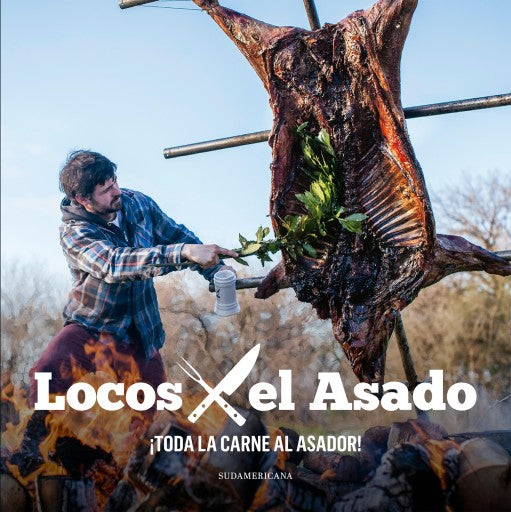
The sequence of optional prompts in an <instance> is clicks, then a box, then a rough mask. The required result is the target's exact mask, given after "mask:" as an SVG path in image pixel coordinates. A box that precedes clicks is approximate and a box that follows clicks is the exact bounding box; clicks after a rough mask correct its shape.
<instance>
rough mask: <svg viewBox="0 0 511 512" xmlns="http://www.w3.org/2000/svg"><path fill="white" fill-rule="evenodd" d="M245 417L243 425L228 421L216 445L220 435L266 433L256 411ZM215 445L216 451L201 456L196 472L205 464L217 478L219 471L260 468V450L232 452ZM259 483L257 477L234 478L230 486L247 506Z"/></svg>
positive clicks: (232, 435)
mask: <svg viewBox="0 0 511 512" xmlns="http://www.w3.org/2000/svg"><path fill="white" fill-rule="evenodd" d="M245 417H246V422H245V424H244V425H243V427H239V426H238V425H236V423H234V422H233V421H230V422H228V423H227V425H226V426H225V428H224V430H222V432H221V433H220V434H219V435H218V437H217V445H219V442H218V439H220V438H222V437H228V438H229V439H231V438H232V437H235V436H241V435H247V436H263V435H267V431H266V428H265V427H264V425H263V423H262V422H261V420H260V418H259V416H258V415H257V414H256V413H254V412H250V413H249V414H248V416H247V415H246V414H245ZM229 444H230V443H229ZM217 447H218V450H217V451H212V452H210V453H208V454H207V456H205V457H204V458H203V460H202V461H201V465H200V467H199V469H198V472H200V471H201V470H202V469H203V468H205V467H206V466H207V467H208V468H210V471H212V472H213V473H214V474H215V475H216V479H218V473H219V472H220V471H224V472H225V471H229V472H235V473H237V472H244V471H247V472H252V471H258V470H260V467H261V460H262V457H263V453H262V452H252V451H245V452H239V453H234V452H225V451H222V450H221V449H220V446H217ZM260 483H261V482H260V480H257V479H253V480H250V479H236V480H232V481H231V484H232V487H233V488H234V489H235V491H236V493H237V495H238V496H239V497H240V499H241V501H242V502H243V504H244V506H245V507H247V506H248V505H249V504H250V503H251V502H252V500H253V498H254V494H255V492H256V490H257V488H258V487H259V485H260ZM222 487H226V484H225V480H224V483H223V484H222Z"/></svg>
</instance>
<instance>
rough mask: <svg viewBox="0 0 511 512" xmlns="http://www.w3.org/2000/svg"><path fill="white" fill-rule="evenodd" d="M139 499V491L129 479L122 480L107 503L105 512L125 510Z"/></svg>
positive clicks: (122, 511)
mask: <svg viewBox="0 0 511 512" xmlns="http://www.w3.org/2000/svg"><path fill="white" fill-rule="evenodd" d="M136 501H137V492H136V491H135V488H134V487H133V485H132V484H131V483H130V482H129V481H128V480H121V481H120V482H119V483H118V484H117V487H116V488H115V490H114V492H113V493H112V494H111V496H110V498H108V501H107V503H106V505H105V510H104V512H125V511H126V510H128V509H129V508H130V507H131V506H133V505H134V504H135V503H136Z"/></svg>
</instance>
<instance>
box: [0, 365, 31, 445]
mask: <svg viewBox="0 0 511 512" xmlns="http://www.w3.org/2000/svg"><path fill="white" fill-rule="evenodd" d="M4 382H6V384H5V385H2V395H1V402H2V407H6V408H7V409H8V410H11V411H12V412H13V413H14V414H15V415H16V416H17V421H16V423H13V422H12V421H9V422H7V423H6V425H5V431H4V432H2V452H3V451H4V450H6V451H7V452H8V453H13V452H15V451H16V450H18V449H19V447H20V445H21V441H22V440H23V433H24V432H25V428H26V426H27V423H28V420H29V419H30V416H31V414H32V411H31V410H30V408H29V406H28V398H27V392H26V390H25V389H23V388H21V387H20V386H15V385H14V384H13V383H12V382H11V379H10V376H9V375H2V384H3V383H4ZM4 404H5V405H4ZM2 414H3V410H2Z"/></svg>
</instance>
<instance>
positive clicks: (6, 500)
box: [0, 473, 32, 512]
mask: <svg viewBox="0 0 511 512" xmlns="http://www.w3.org/2000/svg"><path fill="white" fill-rule="evenodd" d="M0 509H1V510H6V511H7V510H16V511H19V512H29V511H30V510H31V509H32V504H31V500H30V496H29V494H28V492H27V491H26V489H25V488H24V487H23V486H22V485H21V484H20V483H19V482H18V481H17V480H16V479H15V478H14V477H12V476H11V475H9V474H7V473H1V474H0Z"/></svg>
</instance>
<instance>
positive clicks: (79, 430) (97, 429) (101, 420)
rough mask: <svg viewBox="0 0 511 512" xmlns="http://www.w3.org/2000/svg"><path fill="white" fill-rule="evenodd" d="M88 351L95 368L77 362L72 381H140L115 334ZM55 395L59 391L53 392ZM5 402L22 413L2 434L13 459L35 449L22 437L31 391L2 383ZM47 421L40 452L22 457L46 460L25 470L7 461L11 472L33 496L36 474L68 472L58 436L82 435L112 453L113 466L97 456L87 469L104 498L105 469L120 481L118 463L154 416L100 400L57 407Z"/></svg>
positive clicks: (83, 440)
mask: <svg viewBox="0 0 511 512" xmlns="http://www.w3.org/2000/svg"><path fill="white" fill-rule="evenodd" d="M85 352H86V354H87V355H89V356H90V357H91V359H92V361H93V362H94V365H95V367H96V371H95V372H94V373H90V372H87V371H86V370H84V369H83V368H82V367H81V366H80V365H78V364H77V363H76V362H73V364H72V367H71V370H70V373H71V376H72V380H73V383H75V382H87V383H88V384H90V385H92V386H93V387H94V388H95V389H97V388H98V387H99V386H100V385H101V384H103V383H105V382H114V383H118V382H123V383H124V384H125V385H126V386H129V385H131V384H133V383H135V382H140V373H139V371H138V367H137V364H136V362H135V360H134V358H133V357H131V356H130V355H127V354H125V353H122V352H119V351H118V350H117V349H116V347H115V342H114V340H112V339H111V338H108V337H103V338H101V339H100V340H99V341H97V342H92V341H91V342H90V343H88V344H87V345H86V346H85ZM2 380H4V379H2ZM54 399H55V395H54V396H53V397H52V400H54ZM2 403H3V404H7V405H6V406H5V405H3V407H10V408H12V410H13V411H15V413H14V414H15V415H17V417H18V418H19V420H18V421H17V423H15V424H14V423H13V422H9V423H7V424H6V430H5V432H4V433H3V435H2V455H5V456H6V457H7V458H8V459H10V458H12V457H11V456H12V455H15V454H16V453H17V452H18V451H19V450H20V449H25V450H28V449H30V448H28V446H29V444H27V446H26V447H23V444H22V443H23V441H24V436H26V435H27V433H26V428H27V424H28V422H29V420H30V418H31V417H32V415H33V413H34V411H33V409H31V408H30V407H29V405H28V400H27V393H26V391H25V390H24V389H22V388H20V387H17V386H14V385H13V384H12V383H11V382H9V384H7V385H6V386H4V387H3V389H2ZM44 421H45V426H46V429H47V430H48V434H47V435H46V436H45V437H44V439H42V440H41V441H40V443H39V445H38V450H36V452H37V451H38V453H33V454H32V453H26V454H24V455H25V457H21V459H22V460H27V459H33V460H37V458H38V457H40V458H41V461H42V463H41V464H40V465H39V466H38V467H37V469H35V470H34V471H32V472H31V473H30V474H28V475H26V474H25V473H26V468H22V467H18V466H17V465H16V464H13V463H11V462H9V461H7V462H6V464H7V467H8V468H9V470H10V471H11V473H12V475H13V476H14V477H15V478H16V479H17V480H18V481H19V482H20V483H21V484H22V485H23V486H25V487H26V488H27V489H28V490H29V491H30V492H31V494H32V496H34V482H35V479H36V477H37V476H39V475H41V476H65V475H68V471H67V470H66V468H65V467H64V465H63V464H62V463H61V461H59V460H57V457H56V452H57V442H58V440H59V439H63V438H72V439H77V440H78V441H79V443H81V445H85V446H87V447H90V448H91V449H101V450H104V452H106V453H107V454H111V455H112V457H113V461H114V463H113V466H112V465H111V464H110V463H106V462H105V461H97V462H96V463H94V465H93V467H92V468H91V469H90V470H89V472H88V475H87V476H90V477H91V478H92V479H93V480H95V481H96V482H97V485H96V487H97V492H98V494H99V495H98V502H99V503H102V502H103V503H104V502H105V500H106V497H107V496H104V495H103V496H101V494H102V492H101V488H104V487H105V482H104V480H105V475H107V474H108V477H111V478H114V485H115V481H116V479H117V478H118V472H119V467H124V466H125V465H126V463H127V462H128V459H129V457H130V454H131V451H132V449H133V447H134V446H135V444H136V442H137V440H138V439H139V437H140V435H141V434H142V433H143V431H145V429H146V427H147V424H148V422H149V421H150V414H143V413H141V412H138V411H134V410H133V409H131V408H130V407H123V408H122V409H120V410H119V411H115V412H111V411H105V410H103V409H101V408H100V407H99V406H97V405H96V406H94V407H93V408H91V409H90V410H88V411H80V412H79V411H75V410H74V409H71V408H69V407H68V408H67V409H66V410H64V411H52V412H51V413H48V414H47V415H46V418H45V420H44ZM39 428H40V429H41V427H39ZM32 435H33V434H32ZM18 464H20V465H21V463H18ZM76 466H77V468H80V461H76ZM107 466H108V467H107ZM110 466H111V467H110Z"/></svg>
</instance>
